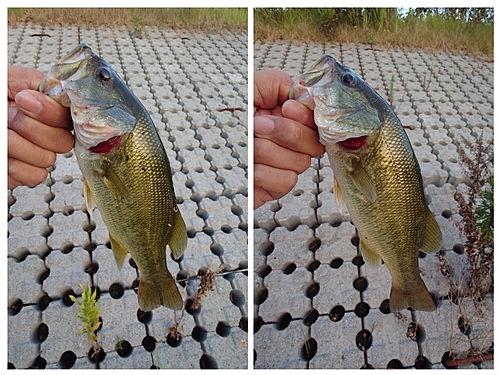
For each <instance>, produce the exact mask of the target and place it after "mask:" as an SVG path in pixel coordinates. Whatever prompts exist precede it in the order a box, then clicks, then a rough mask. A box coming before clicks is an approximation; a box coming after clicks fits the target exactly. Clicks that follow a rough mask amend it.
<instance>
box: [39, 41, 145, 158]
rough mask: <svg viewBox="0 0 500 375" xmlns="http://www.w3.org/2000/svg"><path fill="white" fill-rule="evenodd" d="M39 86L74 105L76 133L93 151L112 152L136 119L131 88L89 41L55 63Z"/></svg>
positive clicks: (42, 89) (78, 138) (49, 93)
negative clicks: (131, 99) (131, 106)
mask: <svg viewBox="0 0 500 375" xmlns="http://www.w3.org/2000/svg"><path fill="white" fill-rule="evenodd" d="M38 90H39V91H41V92H43V93H45V94H47V95H49V96H50V97H52V98H53V99H55V100H56V101H57V102H59V103H61V104H62V105H63V106H66V107H70V109H71V117H72V119H73V125H74V130H75V137H76V139H77V141H78V142H79V143H80V144H81V145H82V146H83V147H85V148H86V149H88V150H90V151H93V152H96V153H107V152H110V151H111V150H112V149H114V148H115V147H117V146H118V145H119V144H120V141H121V139H122V137H123V136H124V135H126V134H127V133H130V132H131V131H132V129H133V127H134V125H135V123H136V118H135V116H134V115H133V111H132V109H131V108H130V105H129V102H130V100H129V98H128V96H129V95H131V94H129V93H130V90H129V89H128V87H127V86H126V85H125V83H124V82H123V81H122V80H121V78H120V77H119V76H118V74H117V73H116V72H115V71H114V70H113V68H111V66H110V65H109V64H108V63H107V62H106V61H104V60H103V59H101V58H100V57H99V56H97V55H96V54H95V53H93V52H92V50H91V48H90V47H89V46H88V45H87V44H85V43H82V44H80V45H79V46H77V47H76V48H75V49H73V50H72V51H71V52H70V53H69V54H68V55H67V56H65V57H63V58H62V59H61V60H60V61H59V62H58V63H57V64H56V65H54V66H53V67H52V68H51V69H50V71H49V73H48V74H47V75H46V76H45V77H44V79H43V80H42V81H41V82H40V86H39V88H38Z"/></svg>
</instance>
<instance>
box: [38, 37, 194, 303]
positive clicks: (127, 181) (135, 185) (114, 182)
mask: <svg viewBox="0 0 500 375" xmlns="http://www.w3.org/2000/svg"><path fill="white" fill-rule="evenodd" d="M39 91H41V92H43V93H46V94H47V95H49V96H51V97H52V98H54V99H55V100H56V101H58V102H59V103H61V104H62V105H64V106H66V107H71V116H72V119H73V124H74V131H75V154H76V158H77V160H78V165H79V167H80V169H81V171H82V175H83V178H84V196H85V201H86V204H87V211H88V212H89V213H91V212H92V209H93V203H94V202H95V204H96V205H97V208H98V209H99V211H100V212H101V215H102V218H103V220H104V223H105V224H106V226H107V227H108V231H109V239H110V242H111V247H112V250H113V253H114V256H115V260H116V263H117V265H118V268H119V269H121V268H122V266H123V263H124V261H125V258H126V256H127V254H128V253H130V254H131V256H132V257H133V259H134V261H135V262H136V264H137V266H138V268H139V271H140V274H141V276H140V283H139V291H138V294H137V298H138V302H139V307H140V309H141V310H143V311H149V310H152V309H155V308H157V307H159V306H160V305H163V306H166V307H168V308H171V309H175V310H180V309H181V308H182V305H183V301H182V297H181V295H180V293H179V291H178V289H177V285H176V283H175V281H174V279H173V277H172V275H171V274H170V272H169V271H168V269H167V265H166V246H167V244H168V245H169V247H170V251H171V252H172V255H173V256H174V258H179V257H180V256H181V255H182V253H183V252H184V249H185V247H186V244H187V233H186V226H185V224H184V220H183V219H182V216H181V213H180V212H179V208H178V207H177V204H176V199H175V193H174V188H173V184H172V176H171V172H170V164H169V161H168V158H167V154H166V152H165V149H164V148H163V144H162V142H161V140H160V138H159V136H158V133H157V131H156V129H155V126H154V123H153V121H152V120H151V117H150V116H149V114H148V112H147V111H146V109H145V108H144V107H143V105H142V104H141V102H140V101H139V100H138V99H137V97H135V96H134V94H133V93H132V92H131V91H130V89H129V88H128V87H127V85H126V84H125V83H124V82H123V81H122V80H121V79H120V77H119V76H118V75H117V74H116V72H115V71H114V70H113V69H112V68H111V66H110V65H109V64H108V63H107V62H106V61H104V60H103V59H101V58H100V57H99V56H97V55H95V54H94V53H93V52H92V50H91V49H90V47H89V46H88V45H86V44H84V43H83V44H80V45H79V46H78V47H76V48H75V49H74V50H72V51H71V52H70V53H69V54H68V55H67V56H66V57H64V58H62V59H61V60H60V61H59V62H58V63H57V64H56V65H55V66H53V67H52V68H51V70H50V72H49V73H48V74H47V75H46V76H45V78H44V79H43V80H42V82H41V83H40V86H39Z"/></svg>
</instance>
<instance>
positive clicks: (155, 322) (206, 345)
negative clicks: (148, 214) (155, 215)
mask: <svg viewBox="0 0 500 375" xmlns="http://www.w3.org/2000/svg"><path fill="white" fill-rule="evenodd" d="M33 34H39V35H40V34H48V35H49V36H35V35H33ZM80 42H86V43H87V44H89V45H90V46H91V47H92V49H93V51H94V52H95V53H97V54H99V55H100V56H101V57H103V58H104V59H105V60H106V61H108V62H109V63H110V64H111V66H113V68H114V69H115V70H116V71H117V72H118V74H119V75H120V76H121V77H122V78H123V79H124V80H125V81H126V82H127V84H128V85H129V87H130V88H131V89H132V91H133V92H134V93H135V94H136V96H137V97H138V98H139V99H140V100H141V101H142V102H143V104H144V105H145V107H146V108H147V110H148V111H149V112H150V114H151V116H152V118H153V120H154V121H155V124H156V126H157V128H158V131H159V134H160V136H161V138H162V140H163V142H164V145H165V148H166V151H167V154H168V156H169V158H170V163H171V167H172V171H173V180H174V185H175V191H176V195H177V200H178V202H179V208H180V210H181V213H182V215H183V217H184V220H185V222H186V225H187V227H188V236H189V240H188V246H187V249H186V251H185V254H184V256H183V258H182V259H181V261H179V262H175V261H173V260H172V259H171V258H169V259H168V268H169V269H170V271H171V272H172V274H173V275H174V277H175V276H176V277H177V279H178V280H183V279H186V278H187V279H188V282H187V285H188V288H187V291H186V293H187V295H189V296H193V295H196V292H197V290H198V287H199V284H200V280H199V278H198V277H197V276H196V275H197V274H203V273H204V272H206V270H207V268H209V267H213V270H214V271H215V270H217V269H218V268H219V266H221V265H224V266H225V271H224V272H223V273H222V274H220V275H217V276H216V277H215V286H214V290H213V291H209V292H208V295H207V296H206V297H205V298H204V299H203V300H202V303H201V307H200V309H199V311H198V312H192V311H191V312H189V311H188V312H186V313H185V315H184V318H183V320H182V323H181V326H180V332H181V333H182V334H183V335H184V337H183V338H182V341H181V342H180V345H178V346H171V345H170V344H169V343H168V342H167V334H168V332H169V328H170V327H172V326H173V325H174V321H173V319H174V317H175V316H177V317H180V313H177V315H176V314H174V311H172V310H169V309H166V308H163V307H161V308H159V309H156V310H154V311H153V312H152V314H151V316H150V317H149V319H147V320H145V321H144V322H141V321H139V320H138V314H139V311H138V304H137V297H136V286H137V279H138V272H137V270H136V269H135V268H133V267H132V266H131V265H130V264H129V262H126V264H125V266H124V268H123V270H122V271H121V272H119V271H118V269H117V267H116V264H115V262H114V258H113V255H112V251H111V250H110V246H109V239H108V233H107V230H106V227H105V225H104V223H103V221H102V219H101V217H100V214H99V211H98V210H95V211H94V212H93V213H92V215H91V216H89V215H88V213H87V211H86V209H85V204H84V200H83V196H82V193H83V191H82V176H81V173H80V171H79V168H78V165H77V162H76V158H75V155H74V153H73V152H69V153H67V154H65V155H59V156H58V157H57V161H56V163H55V165H54V167H53V168H52V170H51V173H50V176H49V178H48V179H47V180H46V181H45V183H43V184H41V185H39V186H37V187H35V188H27V187H18V188H16V189H13V190H12V191H10V192H9V193H8V260H7V262H8V303H9V315H8V362H9V366H11V367H15V368H29V367H34V368H43V367H45V368H59V367H62V366H64V363H65V361H64V360H62V359H64V358H66V356H69V357H72V356H73V359H74V360H73V361H71V360H70V361H69V363H71V362H73V363H71V365H72V368H94V367H95V366H96V365H95V364H94V363H93V362H91V361H89V359H88V358H87V352H88V351H89V349H90V346H91V344H90V343H89V342H85V341H84V336H82V335H79V334H77V331H78V330H79V329H81V322H80V321H79V320H78V318H77V317H76V316H75V313H76V312H77V306H76V305H75V304H71V305H70V306H67V305H66V304H65V296H66V295H67V293H68V292H69V291H73V292H75V293H76V294H77V295H80V294H81V290H80V287H79V285H80V284H82V285H84V286H86V285H89V284H90V285H93V286H95V287H96V288H98V289H99V290H100V298H99V306H100V308H101V311H102V314H101V317H102V321H103V323H102V329H101V330H100V331H99V340H98V342H99V344H100V345H101V347H102V348H103V350H104V351H105V353H106V356H105V358H104V360H103V361H102V362H101V363H100V364H99V366H100V368H150V367H151V366H153V365H154V366H157V367H160V368H164V369H165V368H200V367H218V368H246V367H247V366H248V355H247V353H248V341H247V332H246V330H247V328H246V327H247V319H248V311H247V300H248V297H247V285H248V276H247V267H248V265H247V259H248V258H247V227H248V218H247V214H248V210H247V206H248V204H247V203H248V202H247V196H248V187H247V186H248V183H247V172H248V159H247V155H248V153H247V142H248V141H247V139H248V138H247V137H248V127H247V117H248V93H247V92H248V91H247V87H248V85H247V82H248V72H247V61H248V58H247V35H244V34H231V33H229V34H221V35H215V34H202V33H200V34H196V35H195V34H191V33H189V32H186V31H182V30H171V29H164V30H162V29H157V28H149V27H145V28H144V37H143V38H138V37H137V36H135V35H134V34H133V33H131V31H130V30H128V29H126V28H114V29H101V28H97V29H94V28H90V29H87V28H76V27H42V26H40V25H32V24H28V25H25V26H21V27H18V28H9V29H8V62H9V64H11V65H20V66H26V67H36V68H38V69H39V70H41V71H42V72H47V71H48V70H49V68H50V67H51V66H52V65H54V64H55V63H56V62H57V61H58V60H59V58H61V57H62V56H64V55H65V54H66V53H67V52H69V51H70V50H71V49H72V48H74V47H75V46H76V45H77V44H78V43H80ZM230 108H233V109H234V108H236V109H235V110H233V111H231V110H229V109H230ZM120 287H121V289H122V290H123V295H122V296H121V297H117V296H116V295H115V296H114V297H113V296H112V293H110V289H113V288H118V289H120ZM179 288H180V289H182V287H181V286H179ZM221 328H223V329H221ZM150 336H152V337H153V338H154V340H153V342H154V341H156V348H155V347H154V345H153V347H151V346H148V345H147V343H148V339H149V340H150ZM145 339H146V340H145ZM121 340H126V341H128V342H129V343H130V344H131V346H132V349H133V350H132V353H131V354H130V355H129V356H127V357H121V356H119V355H118V353H117V350H116V348H115V345H116V344H117V343H118V342H119V341H121ZM66 352H70V353H69V354H68V353H66ZM63 354H64V355H63Z"/></svg>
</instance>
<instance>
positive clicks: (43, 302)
mask: <svg viewBox="0 0 500 375" xmlns="http://www.w3.org/2000/svg"><path fill="white" fill-rule="evenodd" d="M52 301H53V299H52V298H50V297H49V296H48V295H44V296H42V298H40V300H39V301H38V308H39V309H40V311H45V309H46V308H47V307H48V306H49V304H50V303H51V302H52Z"/></svg>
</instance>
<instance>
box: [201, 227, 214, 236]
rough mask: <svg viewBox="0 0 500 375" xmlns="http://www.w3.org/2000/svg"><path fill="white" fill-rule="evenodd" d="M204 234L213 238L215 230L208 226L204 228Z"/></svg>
mask: <svg viewBox="0 0 500 375" xmlns="http://www.w3.org/2000/svg"><path fill="white" fill-rule="evenodd" d="M203 233H205V234H206V235H207V236H213V235H214V233H215V230H214V229H213V228H212V227H210V226H208V225H206V226H204V227H203Z"/></svg>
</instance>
